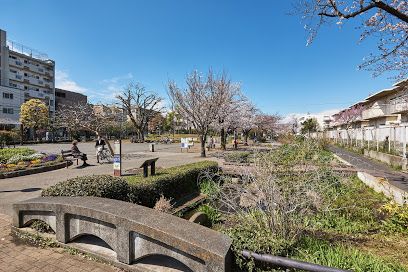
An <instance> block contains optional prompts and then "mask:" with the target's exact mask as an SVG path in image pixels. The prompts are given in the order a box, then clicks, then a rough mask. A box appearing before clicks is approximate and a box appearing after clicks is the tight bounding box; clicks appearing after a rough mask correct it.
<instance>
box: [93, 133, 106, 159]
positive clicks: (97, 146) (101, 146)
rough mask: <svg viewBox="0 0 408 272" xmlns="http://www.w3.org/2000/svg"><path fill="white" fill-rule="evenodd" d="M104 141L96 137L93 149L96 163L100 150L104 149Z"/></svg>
mask: <svg viewBox="0 0 408 272" xmlns="http://www.w3.org/2000/svg"><path fill="white" fill-rule="evenodd" d="M105 144H106V143H105V140H104V139H102V138H101V136H98V139H96V142H95V149H96V161H97V162H98V163H99V157H100V156H99V154H100V153H101V152H102V150H104V149H105Z"/></svg>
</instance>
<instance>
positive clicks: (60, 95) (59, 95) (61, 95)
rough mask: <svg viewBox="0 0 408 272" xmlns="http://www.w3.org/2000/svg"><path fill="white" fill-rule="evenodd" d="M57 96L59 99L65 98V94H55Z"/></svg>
mask: <svg viewBox="0 0 408 272" xmlns="http://www.w3.org/2000/svg"><path fill="white" fill-rule="evenodd" d="M55 95H56V96H58V97H62V98H65V93H60V92H55Z"/></svg>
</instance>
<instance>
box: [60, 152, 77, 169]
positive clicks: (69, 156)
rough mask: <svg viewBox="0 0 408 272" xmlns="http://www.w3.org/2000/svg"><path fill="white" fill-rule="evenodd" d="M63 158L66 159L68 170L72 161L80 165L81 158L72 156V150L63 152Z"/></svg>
mask: <svg viewBox="0 0 408 272" xmlns="http://www.w3.org/2000/svg"><path fill="white" fill-rule="evenodd" d="M61 156H62V158H63V159H64V161H65V162H66V167H67V168H68V162H69V161H71V162H73V161H75V160H76V164H77V165H78V160H79V157H78V156H77V155H74V154H72V150H61Z"/></svg>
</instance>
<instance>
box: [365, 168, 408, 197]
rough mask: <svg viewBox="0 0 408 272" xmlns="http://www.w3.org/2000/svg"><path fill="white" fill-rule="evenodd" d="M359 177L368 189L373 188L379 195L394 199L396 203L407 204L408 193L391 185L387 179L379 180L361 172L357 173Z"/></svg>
mask: <svg viewBox="0 0 408 272" xmlns="http://www.w3.org/2000/svg"><path fill="white" fill-rule="evenodd" d="M357 177H358V178H359V179H360V180H361V181H362V182H364V184H366V185H367V186H368V187H370V188H372V189H373V190H374V191H376V192H378V193H383V194H384V195H386V196H388V197H390V198H392V199H393V200H394V201H395V202H396V203H398V204H400V205H404V204H406V203H407V200H408V193H407V192H406V191H404V190H402V189H400V188H398V187H395V186H394V185H392V184H390V183H389V182H388V181H387V180H386V179H384V178H378V177H375V176H373V175H371V174H369V173H366V172H361V171H358V172H357Z"/></svg>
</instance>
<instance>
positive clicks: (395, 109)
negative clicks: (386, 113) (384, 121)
mask: <svg viewBox="0 0 408 272" xmlns="http://www.w3.org/2000/svg"><path fill="white" fill-rule="evenodd" d="M390 112H391V113H392V114H398V113H404V112H408V101H399V102H396V103H394V104H392V105H390Z"/></svg>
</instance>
